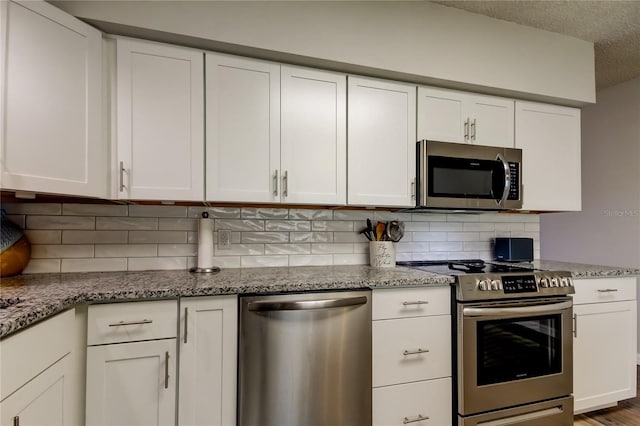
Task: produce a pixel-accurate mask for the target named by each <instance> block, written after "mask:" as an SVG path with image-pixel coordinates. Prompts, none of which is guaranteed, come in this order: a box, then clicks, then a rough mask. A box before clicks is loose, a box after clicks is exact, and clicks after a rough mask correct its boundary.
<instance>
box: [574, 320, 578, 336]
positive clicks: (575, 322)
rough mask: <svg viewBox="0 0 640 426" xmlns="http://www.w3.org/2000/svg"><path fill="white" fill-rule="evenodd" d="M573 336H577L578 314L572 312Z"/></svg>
mask: <svg viewBox="0 0 640 426" xmlns="http://www.w3.org/2000/svg"><path fill="white" fill-rule="evenodd" d="M573 337H578V314H573Z"/></svg>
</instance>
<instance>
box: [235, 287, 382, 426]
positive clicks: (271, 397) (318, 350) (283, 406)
mask: <svg viewBox="0 0 640 426" xmlns="http://www.w3.org/2000/svg"><path fill="white" fill-rule="evenodd" d="M370 300H371V291H368V290H363V291H348V292H329V293H304V294H294V295H273V296H249V297H241V298H240V342H239V353H238V357H239V359H238V361H239V362H238V364H239V377H238V385H239V389H238V424H239V425H241V426H258V425H259V426H300V425H304V426H358V425H362V426H370V425H371V303H370Z"/></svg>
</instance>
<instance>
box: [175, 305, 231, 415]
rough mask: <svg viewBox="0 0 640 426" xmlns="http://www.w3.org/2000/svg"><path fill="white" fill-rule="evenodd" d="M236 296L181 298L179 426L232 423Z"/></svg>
mask: <svg viewBox="0 0 640 426" xmlns="http://www.w3.org/2000/svg"><path fill="white" fill-rule="evenodd" d="M237 304H238V302H237V298H236V296H219V297H201V298H182V299H181V302H180V306H181V311H182V313H181V318H180V324H181V327H180V329H181V333H182V334H181V336H180V343H179V344H180V384H179V386H180V402H179V410H178V411H179V419H178V424H179V425H180V426H187V425H193V426H196V425H204V424H207V425H212V426H214V425H220V426H222V425H224V426H232V425H235V422H236V374H237V372H236V358H237V357H236V348H237V326H236V324H237V317H238V313H237V312H238V308H237Z"/></svg>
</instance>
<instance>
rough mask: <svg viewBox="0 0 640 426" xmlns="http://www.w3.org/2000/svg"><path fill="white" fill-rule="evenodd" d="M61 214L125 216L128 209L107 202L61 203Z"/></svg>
mask: <svg viewBox="0 0 640 426" xmlns="http://www.w3.org/2000/svg"><path fill="white" fill-rule="evenodd" d="M62 214H63V215H67V216H127V215H128V214H129V209H128V208H127V206H122V205H115V204H113V205H109V204H63V205H62Z"/></svg>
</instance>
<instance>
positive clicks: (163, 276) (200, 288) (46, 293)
mask: <svg viewBox="0 0 640 426" xmlns="http://www.w3.org/2000/svg"><path fill="white" fill-rule="evenodd" d="M451 283H453V279H452V278H451V277H449V276H446V275H437V274H432V273H427V272H423V271H417V270H414V269H409V268H403V267H397V268H392V269H391V268H390V269H376V268H372V267H370V266H364V265H354V266H323V267H319V266H305V267H295V268H293V267H292V268H250V269H223V270H222V271H220V272H219V273H218V274H214V275H207V274H193V273H190V272H188V271H183V270H181V271H146V272H96V273H61V274H31V275H20V276H17V277H12V278H4V279H2V287H0V291H1V297H0V302H8V303H9V304H10V303H12V302H13V301H16V300H19V302H18V303H16V304H13V305H10V306H8V307H6V308H2V309H0V338H2V337H5V336H7V335H9V334H10V333H13V332H15V331H18V330H20V329H23V328H25V327H27V326H28V325H30V324H32V323H34V322H36V321H39V320H41V319H44V318H47V317H49V316H51V315H54V314H56V313H58V312H61V311H63V310H65V309H67V308H71V307H73V306H75V305H76V304H79V303H86V302H89V303H91V302H107V301H117V300H139V299H166V298H177V297H181V296H211V295H222V294H244V293H258V294H268V293H281V292H300V291H322V290H335V289H365V288H383V287H408V286H424V285H436V286H437V285H440V286H443V285H445V286H446V285H450V284H451ZM8 303H5V305H6V304H8ZM0 306H1V305H0Z"/></svg>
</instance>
